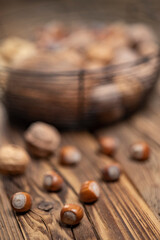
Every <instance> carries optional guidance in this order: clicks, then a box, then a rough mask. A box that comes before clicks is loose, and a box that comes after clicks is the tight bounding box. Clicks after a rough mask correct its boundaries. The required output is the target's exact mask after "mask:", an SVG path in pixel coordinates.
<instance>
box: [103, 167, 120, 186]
mask: <svg viewBox="0 0 160 240" xmlns="http://www.w3.org/2000/svg"><path fill="white" fill-rule="evenodd" d="M120 174H121V168H120V166H119V165H118V164H115V163H114V164H107V165H106V166H105V167H104V168H103V169H102V178H103V180H105V181H107V182H112V181H117V180H118V179H119V177H120Z"/></svg>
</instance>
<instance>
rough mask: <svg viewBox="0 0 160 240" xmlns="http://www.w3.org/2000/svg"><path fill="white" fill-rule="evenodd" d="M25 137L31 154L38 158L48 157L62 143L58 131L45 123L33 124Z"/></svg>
mask: <svg viewBox="0 0 160 240" xmlns="http://www.w3.org/2000/svg"><path fill="white" fill-rule="evenodd" d="M24 137H25V140H26V143H27V147H28V150H29V152H30V153H31V154H33V155H34V156H36V157H48V156H49V155H51V154H52V153H53V152H54V151H55V150H56V149H57V148H58V146H59V143H60V134H59V132H58V131H57V129H56V128H55V127H53V126H51V125H49V124H46V123H43V122H35V123H33V124H31V126H30V127H29V128H28V130H27V131H26V132H25V135H24Z"/></svg>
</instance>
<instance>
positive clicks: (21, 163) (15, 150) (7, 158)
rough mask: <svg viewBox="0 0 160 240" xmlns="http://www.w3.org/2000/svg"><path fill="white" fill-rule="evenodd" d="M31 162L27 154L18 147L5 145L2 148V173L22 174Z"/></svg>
mask: <svg viewBox="0 0 160 240" xmlns="http://www.w3.org/2000/svg"><path fill="white" fill-rule="evenodd" d="M29 161H30V158H29V155H28V154H27V152H26V151H25V150H24V149H23V148H22V147H19V146H16V145H11V144H8V145H5V146H2V147H1V148H0V173H2V174H11V175H16V174H22V173H24V171H25V170H26V167H27V165H28V163H29Z"/></svg>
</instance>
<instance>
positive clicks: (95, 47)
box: [86, 42, 113, 63]
mask: <svg viewBox="0 0 160 240" xmlns="http://www.w3.org/2000/svg"><path fill="white" fill-rule="evenodd" d="M86 57H87V58H88V59H90V60H95V61H100V62H104V63H109V62H110V61H111V60H112V58H113V49H112V48H111V47H110V46H108V45H107V44H105V43H99V42H97V43H94V44H91V45H90V46H89V47H88V48H87V49H86Z"/></svg>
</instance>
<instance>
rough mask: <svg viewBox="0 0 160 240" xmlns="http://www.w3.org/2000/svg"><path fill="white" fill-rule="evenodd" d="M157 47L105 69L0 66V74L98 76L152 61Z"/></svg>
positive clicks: (159, 51)
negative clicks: (50, 68) (44, 70)
mask: <svg viewBox="0 0 160 240" xmlns="http://www.w3.org/2000/svg"><path fill="white" fill-rule="evenodd" d="M157 45H158V47H159V50H158V53H156V54H151V55H147V56H145V57H139V58H138V59H137V60H136V61H129V62H124V63H118V64H108V65H107V66H105V67H99V68H96V69H87V68H82V69H78V70H63V69H62V70H55V71H51V72H43V71H39V70H38V71H36V70H26V69H14V68H12V67H7V66H3V65H0V72H8V73H11V72H12V73H15V74H18V75H26V76H27V75H28V76H35V77H36V76H37V77H53V76H79V75H81V74H85V75H90V74H96V73H97V74H98V73H102V72H104V73H105V72H106V73H107V72H110V71H113V70H114V69H115V70H118V69H121V68H124V69H125V67H126V68H127V67H134V66H138V65H140V64H143V63H147V62H149V61H150V60H152V59H154V58H160V44H159V43H158V44H157Z"/></svg>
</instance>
